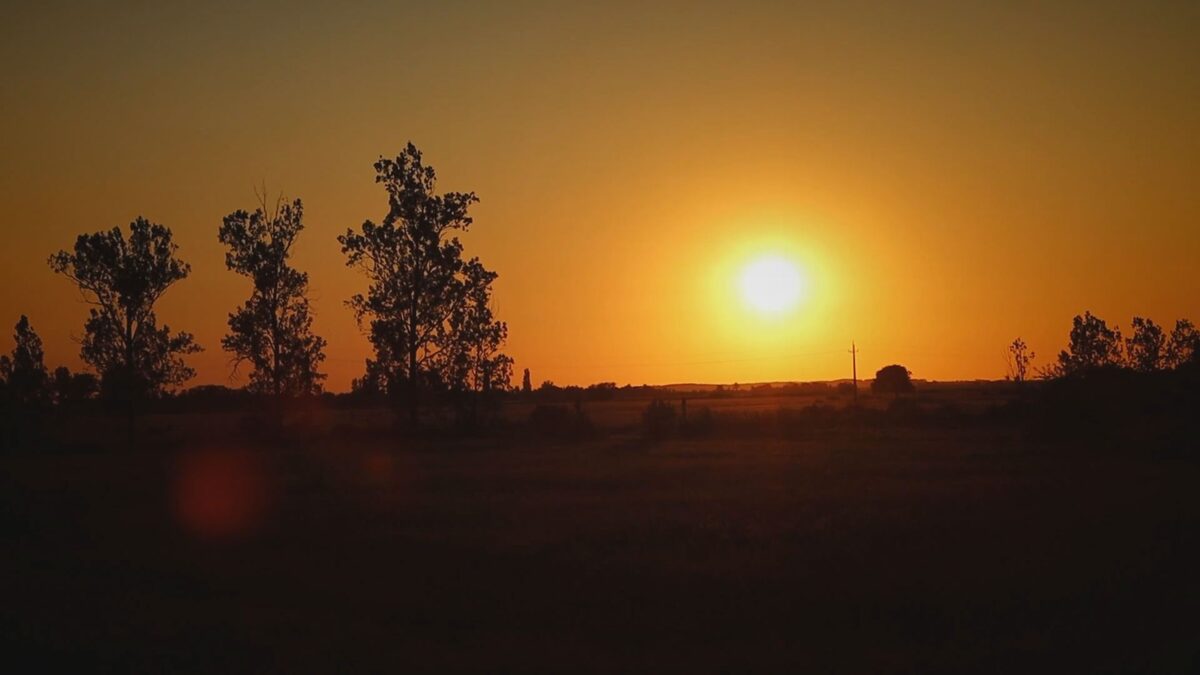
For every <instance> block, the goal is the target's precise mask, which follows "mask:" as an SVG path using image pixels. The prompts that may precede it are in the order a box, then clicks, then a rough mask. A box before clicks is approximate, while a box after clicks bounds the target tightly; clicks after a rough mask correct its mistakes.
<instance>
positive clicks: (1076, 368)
mask: <svg viewBox="0 0 1200 675" xmlns="http://www.w3.org/2000/svg"><path fill="white" fill-rule="evenodd" d="M1121 360H1122V354H1121V330H1120V329H1119V328H1117V327H1116V326H1113V327H1112V328H1109V327H1108V324H1106V323H1105V322H1104V320H1103V319H1101V318H1099V317H1097V316H1093V315H1092V313H1091V312H1084V313H1083V316H1076V317H1075V318H1074V319H1073V320H1072V326H1071V337H1070V343H1069V344H1068V345H1067V350H1066V351H1062V352H1059V354H1058V363H1057V364H1055V366H1054V367H1053V368H1052V369H1051V370H1050V371H1049V373H1048V374H1050V375H1057V376H1062V375H1071V374H1073V373H1079V372H1085V371H1088V370H1093V369H1095V368H1102V367H1105V366H1119V365H1121Z"/></svg>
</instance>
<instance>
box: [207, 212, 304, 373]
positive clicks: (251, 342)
mask: <svg viewBox="0 0 1200 675" xmlns="http://www.w3.org/2000/svg"><path fill="white" fill-rule="evenodd" d="M260 201H261V204H260V206H259V208H257V209H255V210H254V212H253V213H248V212H246V211H234V212H233V213H231V214H229V215H228V216H225V219H224V222H222V224H221V229H220V232H219V234H218V238H219V239H220V241H221V243H222V244H225V246H227V247H228V249H229V250H228V251H227V252H226V253H225V266H226V267H228V268H229V269H230V270H231V271H234V272H237V273H238V274H241V275H243V276H246V277H249V278H250V280H251V282H253V284H254V285H253V289H252V290H251V292H250V298H249V299H248V300H246V302H245V304H243V305H242V306H241V307H239V308H238V309H237V311H236V312H234V313H232V314H230V315H229V334H228V335H226V336H225V337H224V338H222V339H221V346H222V347H224V348H225V350H226V351H228V352H231V353H232V354H233V355H234V363H235V368H236V366H237V365H239V364H241V363H244V362H249V363H250V365H251V367H252V368H253V370H251V372H250V387H249V388H250V389H251V390H252V391H257V392H261V393H269V394H273V395H275V396H277V397H279V396H300V395H306V394H318V393H320V391H321V381H322V380H323V379H325V375H324V374H322V373H320V372H318V370H317V369H318V367H319V366H320V364H321V362H322V361H324V360H325V354H324V349H325V340H323V339H322V338H320V337H318V336H316V335H313V332H312V314H311V313H310V311H309V302H308V274H306V273H304V272H300V271H298V270H296V269H295V268H293V267H291V266H290V265H289V264H288V259H289V258H290V257H291V252H292V245H293V244H295V242H296V237H297V236H298V235H299V234H300V231H301V230H303V229H304V222H303V218H304V205H303V204H302V203H301V202H300V200H299V199H297V200H295V201H294V202H292V203H290V204H289V203H278V202H277V203H276V204H275V206H274V208H273V209H271V210H270V212H269V213H268V208H267V204H266V191H265V188H264V192H263V194H262V195H261V196H260ZM280 202H282V200H280Z"/></svg>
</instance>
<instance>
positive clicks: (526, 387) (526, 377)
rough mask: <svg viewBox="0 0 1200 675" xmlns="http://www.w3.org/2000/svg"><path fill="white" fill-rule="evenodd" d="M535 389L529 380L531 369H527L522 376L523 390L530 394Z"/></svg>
mask: <svg viewBox="0 0 1200 675" xmlns="http://www.w3.org/2000/svg"><path fill="white" fill-rule="evenodd" d="M531 391H533V384H532V383H531V382H530V380H529V369H528V368H526V369H525V374H524V375H522V376H521V392H522V393H525V394H528V393H529V392H531Z"/></svg>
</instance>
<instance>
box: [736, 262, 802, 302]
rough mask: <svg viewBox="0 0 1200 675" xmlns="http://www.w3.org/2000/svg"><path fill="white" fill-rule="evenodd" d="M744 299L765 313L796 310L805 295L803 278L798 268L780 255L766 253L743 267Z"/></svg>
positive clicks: (742, 288) (742, 287)
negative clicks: (766, 254)
mask: <svg viewBox="0 0 1200 675" xmlns="http://www.w3.org/2000/svg"><path fill="white" fill-rule="evenodd" d="M741 290H742V300H743V301H744V302H745V303H746V304H747V305H749V306H750V307H751V308H752V309H754V310H756V311H758V312H762V313H764V314H779V313H782V312H786V311H788V310H791V309H793V308H794V307H795V306H796V305H797V304H798V303H799V302H800V300H802V299H803V296H804V278H803V276H802V275H801V274H800V270H799V268H797V267H796V265H795V264H794V263H792V262H791V261H789V260H787V259H785V258H783V257H781V256H765V257H762V258H758V259H756V260H754V261H752V262H751V263H750V264H748V265H746V267H745V268H744V269H743V270H742V276H741Z"/></svg>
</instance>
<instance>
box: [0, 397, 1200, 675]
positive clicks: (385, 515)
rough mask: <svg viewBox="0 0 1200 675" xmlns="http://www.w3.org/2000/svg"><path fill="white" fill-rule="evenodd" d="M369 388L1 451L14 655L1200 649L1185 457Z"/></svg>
mask: <svg viewBox="0 0 1200 675" xmlns="http://www.w3.org/2000/svg"><path fill="white" fill-rule="evenodd" d="M756 404H757V403H756ZM613 405H624V404H613ZM600 407H602V406H600ZM603 414H604V413H603V411H600V413H599V414H598V415H597V417H602V416H603ZM347 415H350V414H349V413H347ZM353 415H359V417H358V418H355V419H349V420H342V421H340V422H338V423H337V424H332V421H331V420H329V419H326V420H324V423H323V425H321V427H320V428H318V429H316V430H312V431H310V432H308V433H302V434H301V433H295V432H293V434H292V436H291V438H290V439H289V440H287V441H286V442H277V443H270V444H267V443H261V442H259V443H254V442H250V441H225V442H222V441H220V439H221V438H238V437H239V436H238V434H235V433H233V432H230V431H228V428H230V426H231V425H234V424H235V421H232V419H233V418H232V417H231V416H229V415H225V416H194V417H192V418H181V417H178V416H175V417H172V418H169V419H167V418H162V419H157V420H149V421H148V422H147V424H148V425H149V427H152V428H156V429H157V430H158V431H157V433H158V434H159V435H158V436H157V438H159V440H158V441H151V442H149V443H147V444H146V446H145V447H143V448H141V449H140V450H137V451H135V452H129V451H126V450H104V449H102V448H100V449H97V448H91V449H76V450H73V451H60V452H56V453H50V452H46V453H37V452H28V451H27V452H22V453H16V454H10V455H9V456H6V457H4V458H3V464H4V470H3V478H2V479H0V480H2V483H0V487H2V491H0V540H2V541H3V580H4V581H3V583H4V602H3V609H0V632H2V633H3V635H4V638H5V642H7V643H8V648H7V649H6V652H7V653H8V654H9V659H10V662H12V663H19V662H24V663H27V664H34V665H33V666H32V667H30V666H24V667H22V670H24V669H25V668H30V672H49V671H51V670H57V669H58V668H57V667H58V666H64V665H66V664H78V663H83V664H85V665H86V668H85V670H86V671H112V672H130V671H133V672H178V671H205V672H214V671H254V672H263V671H279V672H296V671H306V672H338V671H412V672H422V671H429V670H459V671H487V672H496V671H511V670H521V671H560V672H561V671H569V672H572V671H595V672H614V671H616V672H619V671H630V670H636V671H648V672H662V671H684V672H713V671H720V672H744V671H793V672H794V671H801V672H804V671H809V672H811V671H821V672H825V671H833V672H930V671H943V672H963V671H973V672H1027V671H1030V670H1041V671H1057V672H1135V671H1142V672H1189V671H1195V670H1196V669H1197V668H1200V640H1198V637H1197V636H1198V634H1200V631H1198V629H1197V626H1198V625H1200V623H1198V622H1200V619H1198V616H1200V577H1198V575H1197V569H1198V566H1197V563H1198V562H1200V530H1198V529H1197V525H1198V524H1200V497H1198V496H1197V493H1198V491H1197V487H1198V486H1200V481H1198V478H1200V462H1196V461H1193V460H1191V459H1180V458H1164V457H1161V456H1152V455H1150V454H1148V453H1142V452H1139V451H1138V449H1137V448H1129V449H1128V451H1127V452H1117V453H1114V452H1111V451H1110V452H1105V453H1094V452H1090V451H1089V449H1088V448H1087V447H1065V446H1062V445H1047V444H1040V443H1033V442H1030V441H1027V440H1023V439H1022V437H1021V435H1020V434H1019V433H1016V432H1013V431H1005V430H998V429H994V428H989V429H975V430H970V429H964V430H957V431H947V430H928V429H926V430H912V429H895V430H872V431H857V432H853V431H845V430H841V431H837V432H830V433H827V434H823V435H817V436H816V437H813V438H808V439H805V440H801V441H786V440H780V439H759V440H753V439H737V438H733V439H729V438H719V439H718V438H710V439H700V440H696V439H693V440H681V439H674V440H668V441H664V442H661V443H649V442H647V441H644V440H642V439H641V438H639V437H638V436H637V435H636V434H634V433H631V432H630V431H628V430H625V431H619V430H618V431H615V432H612V433H609V434H607V435H601V436H599V437H597V438H594V439H591V440H587V441H581V442H573V443H555V442H550V441H532V440H521V439H520V438H519V437H506V438H504V439H501V440H487V439H478V438H476V439H441V440H437V439H428V438H427V439H397V438H391V437H389V436H388V435H387V434H384V433H382V432H379V431H376V432H373V433H372V432H362V431H352V430H348V429H355V428H357V426H358V425H359V424H360V423H363V420H366V419H368V418H369V416H363V415H362V414H360V413H354V414H353ZM353 415H351V417H353ZM621 415H624V413H621ZM617 417H620V415H618V416H617ZM334 421H336V420H334ZM335 428H336V429H340V430H341V431H335V430H334V429H335ZM27 656H28V657H32V658H33V659H35V660H32V661H29V660H23V661H13V659H18V658H20V659H24V658H25V657H27Z"/></svg>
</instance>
